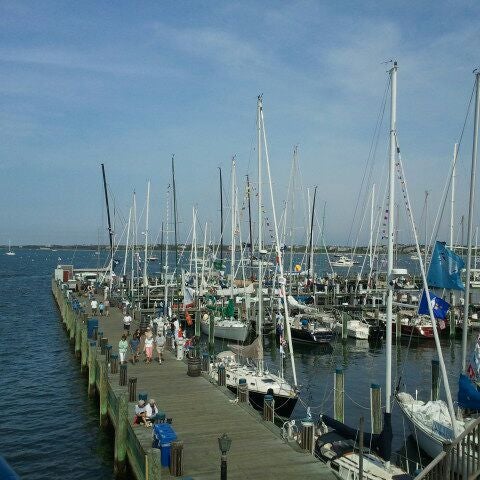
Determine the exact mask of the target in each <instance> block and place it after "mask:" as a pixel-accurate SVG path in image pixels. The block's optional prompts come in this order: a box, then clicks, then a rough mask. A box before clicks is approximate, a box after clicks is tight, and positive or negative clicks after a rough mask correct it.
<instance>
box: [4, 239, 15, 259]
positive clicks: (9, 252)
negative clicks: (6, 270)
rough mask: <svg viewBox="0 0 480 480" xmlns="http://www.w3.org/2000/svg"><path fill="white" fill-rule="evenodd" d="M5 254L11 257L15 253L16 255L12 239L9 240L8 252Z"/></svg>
mask: <svg viewBox="0 0 480 480" xmlns="http://www.w3.org/2000/svg"><path fill="white" fill-rule="evenodd" d="M5 255H9V256H11V257H12V256H13V255H15V252H14V251H12V246H11V242H10V240H9V241H8V252H5Z"/></svg>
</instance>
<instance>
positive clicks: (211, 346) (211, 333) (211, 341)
mask: <svg viewBox="0 0 480 480" xmlns="http://www.w3.org/2000/svg"><path fill="white" fill-rule="evenodd" d="M214 352H215V318H214V317H213V315H210V316H209V327H208V353H209V354H210V355H213V354H214Z"/></svg>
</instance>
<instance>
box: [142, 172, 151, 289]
mask: <svg viewBox="0 0 480 480" xmlns="http://www.w3.org/2000/svg"><path fill="white" fill-rule="evenodd" d="M149 211H150V180H149V181H148V183H147V212H146V216H145V254H144V262H143V286H144V287H146V286H148V277H147V263H148V220H149V219H148V216H149V213H150V212H149Z"/></svg>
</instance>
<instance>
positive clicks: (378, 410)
mask: <svg viewBox="0 0 480 480" xmlns="http://www.w3.org/2000/svg"><path fill="white" fill-rule="evenodd" d="M370 415H371V422H372V433H380V432H381V431H382V428H383V426H382V389H381V388H380V385H377V384H376V383H372V384H371V385H370Z"/></svg>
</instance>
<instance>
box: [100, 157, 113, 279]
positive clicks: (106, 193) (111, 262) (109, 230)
mask: <svg viewBox="0 0 480 480" xmlns="http://www.w3.org/2000/svg"><path fill="white" fill-rule="evenodd" d="M102 177H103V191H104V193H105V204H106V206H107V219H108V239H109V240H110V277H111V276H112V270H113V231H112V223H111V221H110V207H109V205H108V192H107V180H106V178H105V165H104V164H103V163H102Z"/></svg>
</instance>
